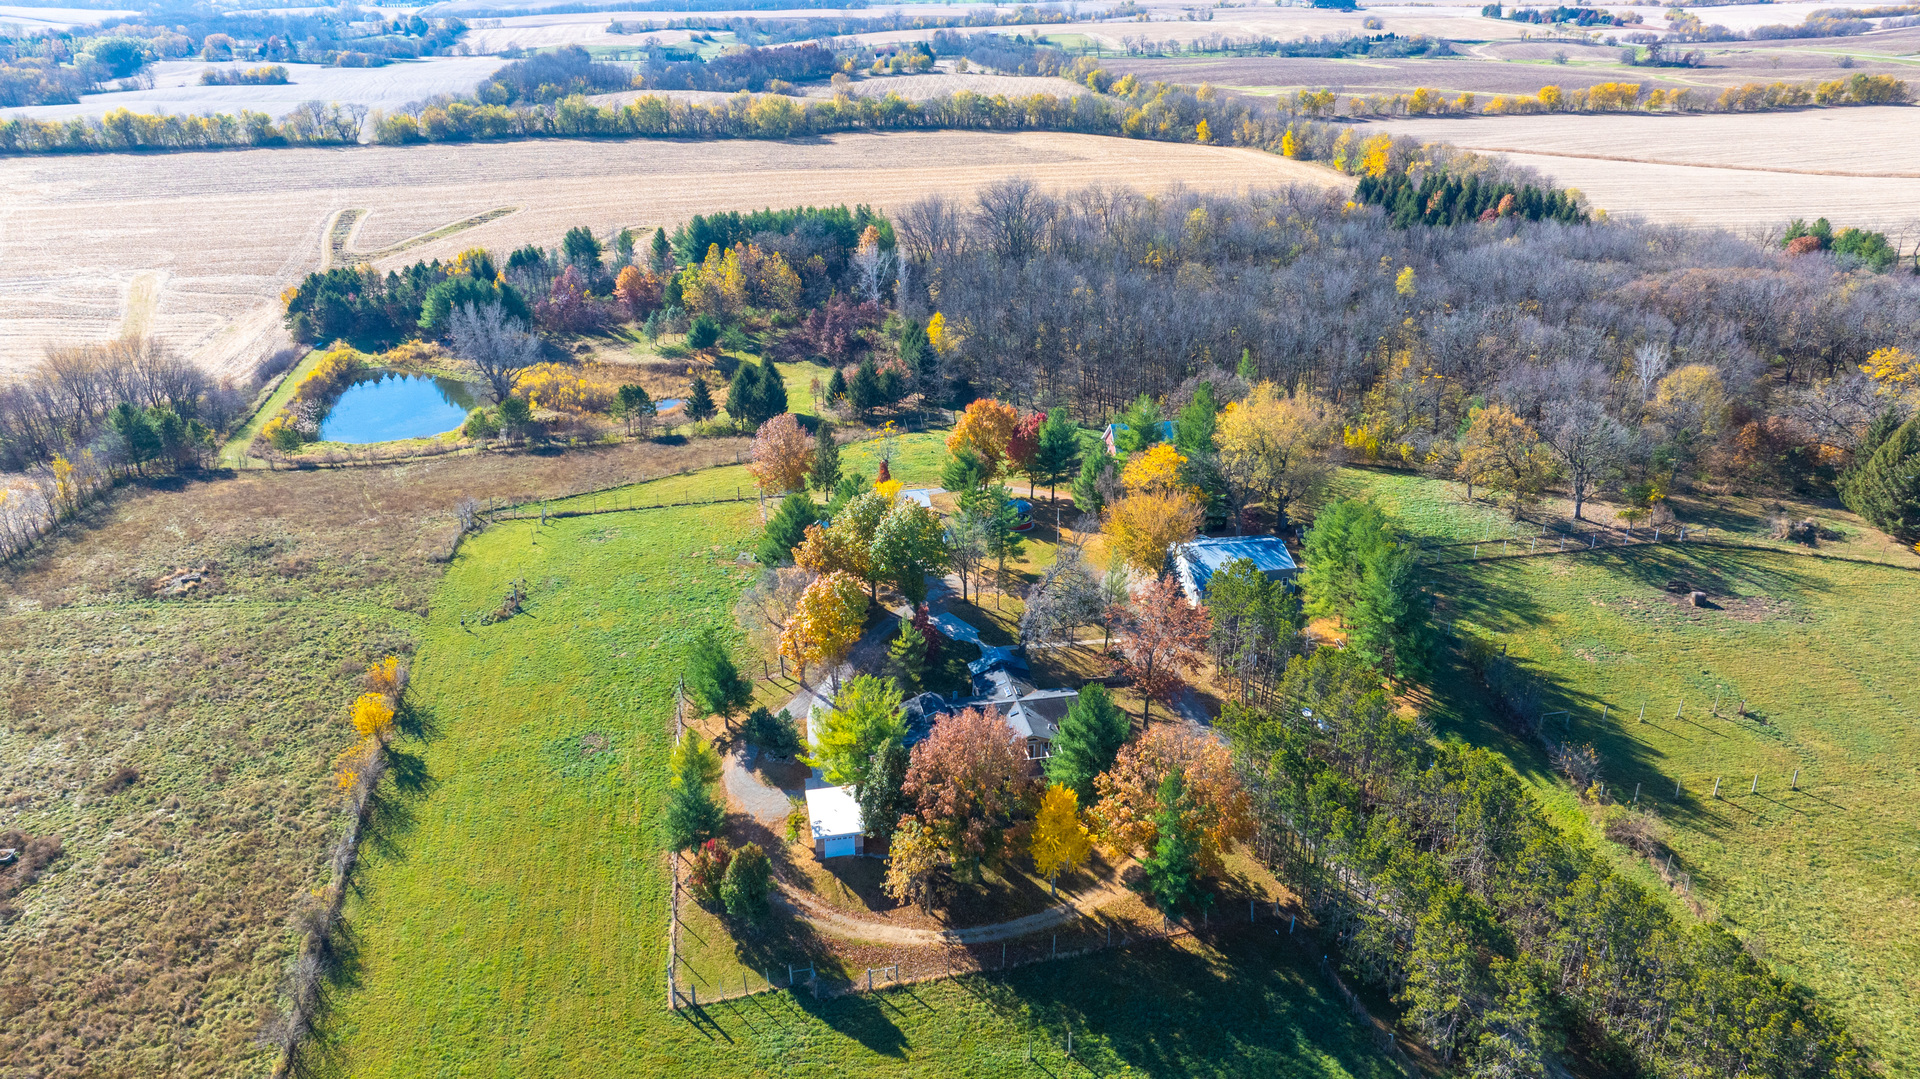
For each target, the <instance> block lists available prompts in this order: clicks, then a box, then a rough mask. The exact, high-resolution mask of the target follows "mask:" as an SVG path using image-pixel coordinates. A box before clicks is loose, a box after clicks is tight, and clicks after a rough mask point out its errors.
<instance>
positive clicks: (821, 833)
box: [807, 787, 867, 859]
mask: <svg viewBox="0 0 1920 1079" xmlns="http://www.w3.org/2000/svg"><path fill="white" fill-rule="evenodd" d="M807 817H808V820H809V822H810V823H811V824H812V826H813V854H814V857H816V858H822V859H825V858H845V857H849V856H852V855H856V854H865V853H866V852H867V850H866V848H867V837H866V834H865V833H864V832H862V831H861V829H860V803H859V802H856V801H854V800H853V788H852V787H812V788H809V789H808V791H807Z"/></svg>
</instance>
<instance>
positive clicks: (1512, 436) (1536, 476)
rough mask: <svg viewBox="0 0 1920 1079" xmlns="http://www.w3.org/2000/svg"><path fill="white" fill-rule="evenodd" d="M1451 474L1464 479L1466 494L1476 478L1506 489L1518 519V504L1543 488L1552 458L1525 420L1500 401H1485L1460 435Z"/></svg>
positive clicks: (1549, 474) (1485, 483)
mask: <svg viewBox="0 0 1920 1079" xmlns="http://www.w3.org/2000/svg"><path fill="white" fill-rule="evenodd" d="M1454 474H1455V475H1457V476H1458V477H1459V478H1460V479H1461V480H1462V481H1464V482H1465V483H1466V485H1467V497H1468V498H1472V497H1473V485H1474V483H1475V482H1476V481H1478V482H1479V483H1482V484H1484V485H1486V486H1488V487H1491V488H1493V489H1494V490H1497V491H1504V492H1506V494H1507V497H1508V500H1509V501H1510V503H1511V505H1512V508H1513V517H1514V519H1515V520H1519V519H1520V509H1521V507H1522V506H1524V505H1526V504H1527V503H1529V502H1532V501H1533V500H1534V499H1535V498H1537V497H1539V495H1540V492H1541V491H1543V490H1545V489H1546V486H1547V481H1548V479H1550V478H1551V477H1552V474H1553V458H1552V456H1551V454H1549V453H1548V451H1547V449H1546V447H1544V446H1542V445H1541V444H1540V436H1539V435H1537V434H1535V433H1534V430H1533V427H1532V425H1530V424H1528V423H1527V421H1526V420H1524V419H1521V418H1520V417H1519V416H1518V415H1516V414H1515V413H1514V411H1513V410H1512V409H1510V408H1507V407H1506V406H1504V405H1488V406H1487V407H1485V408H1480V409H1475V410H1474V412H1473V418H1472V419H1471V420H1470V421H1469V422H1468V424H1467V430H1466V432H1465V433H1464V434H1462V435H1461V436H1460V463H1459V464H1458V465H1457V466H1456V468H1455V473H1454Z"/></svg>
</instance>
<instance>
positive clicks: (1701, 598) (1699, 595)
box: [1687, 591, 1707, 607]
mask: <svg viewBox="0 0 1920 1079" xmlns="http://www.w3.org/2000/svg"><path fill="white" fill-rule="evenodd" d="M1687 602H1688V603H1691V604H1693V605H1694V606H1695V607H1705V606H1706V605H1707V594H1706V593H1705V592H1699V591H1695V592H1690V593H1688V594H1687Z"/></svg>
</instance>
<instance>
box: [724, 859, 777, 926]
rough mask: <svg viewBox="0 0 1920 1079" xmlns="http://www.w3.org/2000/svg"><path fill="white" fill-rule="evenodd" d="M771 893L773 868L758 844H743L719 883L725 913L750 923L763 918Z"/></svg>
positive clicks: (765, 914)
mask: <svg viewBox="0 0 1920 1079" xmlns="http://www.w3.org/2000/svg"><path fill="white" fill-rule="evenodd" d="M772 891H773V865H772V863H771V862H769V861H768V860H767V852H766V851H764V850H762V849H760V844H758V843H747V844H743V845H742V846H741V847H740V849H739V850H737V851H735V852H734V853H733V858H732V860H731V861H729V862H728V863H727V871H726V876H725V878H724V879H723V880H722V881H721V882H720V898H721V900H722V901H723V902H725V903H726V906H727V914H728V915H729V916H731V917H734V918H738V919H740V920H741V921H743V922H747V923H749V924H757V923H759V922H761V921H763V920H765V919H766V916H767V912H768V902H767V900H768V896H769V895H770V894H771V893H772Z"/></svg>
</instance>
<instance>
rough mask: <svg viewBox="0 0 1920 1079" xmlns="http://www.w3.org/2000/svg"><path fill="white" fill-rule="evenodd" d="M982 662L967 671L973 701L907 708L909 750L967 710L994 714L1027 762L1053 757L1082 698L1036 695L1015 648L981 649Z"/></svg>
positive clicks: (1073, 693)
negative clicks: (1065, 721)
mask: <svg viewBox="0 0 1920 1079" xmlns="http://www.w3.org/2000/svg"><path fill="white" fill-rule="evenodd" d="M981 652H982V653H983V654H982V655H981V657H980V658H979V659H977V660H975V661H973V662H972V663H971V664H968V669H969V670H970V671H971V672H972V674H973V695H972V696H969V697H959V698H955V699H953V700H951V701H949V700H947V699H945V698H943V697H941V696H940V695H939V694H937V693H922V694H920V695H919V696H918V697H915V698H913V699H912V700H910V701H908V702H907V703H906V707H905V709H904V711H905V714H906V718H907V744H908V745H909V746H912V745H916V744H918V743H919V742H920V741H921V740H923V739H925V738H926V737H927V735H928V734H930V733H932V731H933V727H934V724H935V723H937V722H939V719H940V717H941V716H944V715H952V714H954V713H956V712H959V711H962V710H964V709H967V708H979V709H981V710H983V711H985V710H989V709H991V710H992V711H993V712H994V713H996V714H997V715H999V717H1000V719H1001V721H1002V722H1004V723H1006V725H1007V729H1008V730H1009V731H1011V732H1012V733H1013V734H1014V735H1016V736H1017V737H1019V738H1020V739H1021V741H1022V743H1023V745H1024V747H1025V750H1026V757H1027V760H1029V761H1033V762H1036V765H1035V766H1036V767H1038V765H1037V762H1039V761H1043V760H1045V759H1047V757H1049V756H1051V755H1052V753H1053V739H1054V736H1055V735H1056V734H1058V733H1059V732H1060V721H1061V720H1063V719H1065V718H1066V716H1067V709H1069V708H1071V707H1073V702H1074V700H1075V699H1077V698H1078V697H1079V696H1080V693H1079V691H1078V690H1072V689H1036V688H1034V686H1033V684H1032V683H1031V682H1028V681H1027V680H1026V675H1027V673H1028V667H1027V661H1026V660H1025V659H1024V658H1022V657H1021V656H1020V655H1019V653H1018V652H1017V651H1016V650H1015V649H1012V648H996V647H983V648H982V649H981Z"/></svg>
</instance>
